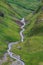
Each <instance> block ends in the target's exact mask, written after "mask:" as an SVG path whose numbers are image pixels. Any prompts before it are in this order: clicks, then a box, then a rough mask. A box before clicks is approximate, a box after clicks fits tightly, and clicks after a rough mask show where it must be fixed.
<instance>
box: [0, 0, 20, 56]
mask: <svg viewBox="0 0 43 65" xmlns="http://www.w3.org/2000/svg"><path fill="white" fill-rule="evenodd" d="M0 3H1V4H0V12H2V13H3V15H4V16H3V17H1V16H0V57H1V56H2V55H3V54H4V52H5V51H6V49H7V45H8V43H9V42H12V41H18V40H20V35H19V31H20V28H19V26H18V25H17V24H16V23H15V21H13V18H14V19H15V18H16V14H15V12H14V11H13V10H11V8H10V7H9V6H8V5H7V4H6V3H5V2H3V1H0ZM17 15H18V14H17ZM1 48H2V49H1Z"/></svg>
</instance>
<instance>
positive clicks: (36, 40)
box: [12, 9, 43, 65]
mask: <svg viewBox="0 0 43 65" xmlns="http://www.w3.org/2000/svg"><path fill="white" fill-rule="evenodd" d="M27 17H28V18H26V19H28V23H27V25H26V27H25V29H26V30H25V32H24V34H25V40H24V42H23V43H20V44H18V45H15V46H13V47H12V51H13V52H14V53H16V54H18V55H20V56H21V58H22V60H24V62H25V64H26V65H43V11H42V9H41V10H40V11H39V12H38V13H36V14H34V15H32V14H31V15H28V16H27ZM29 21H30V22H29ZM19 47H20V49H19ZM14 50H15V51H14Z"/></svg>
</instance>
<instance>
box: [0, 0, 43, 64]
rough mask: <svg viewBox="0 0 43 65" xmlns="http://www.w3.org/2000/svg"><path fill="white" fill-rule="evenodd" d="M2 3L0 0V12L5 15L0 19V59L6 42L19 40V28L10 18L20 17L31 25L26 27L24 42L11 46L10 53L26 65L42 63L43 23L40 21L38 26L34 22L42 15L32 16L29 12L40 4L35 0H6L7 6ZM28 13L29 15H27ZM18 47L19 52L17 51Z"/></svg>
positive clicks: (5, 47)
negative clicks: (18, 57) (16, 55)
mask: <svg viewBox="0 0 43 65" xmlns="http://www.w3.org/2000/svg"><path fill="white" fill-rule="evenodd" d="M4 1H5V0H0V2H1V6H0V10H1V11H2V12H4V15H5V16H4V17H3V18H2V17H0V22H1V23H0V45H1V46H0V51H1V52H0V57H1V55H2V54H3V53H4V52H5V50H6V49H7V44H6V42H7V43H8V42H9V41H10V42H11V41H16V40H19V39H20V37H19V27H18V25H17V24H16V23H15V22H14V21H13V20H12V18H13V17H14V19H15V18H18V19H21V18H22V17H26V20H28V21H31V23H29V24H27V25H26V31H25V35H26V36H25V41H24V42H23V43H21V44H18V45H16V46H13V48H12V51H13V52H14V53H17V54H20V56H21V58H22V59H23V60H24V62H25V63H26V65H38V64H39V62H42V61H43V52H42V50H43V36H42V35H43V30H42V28H43V24H42V23H43V22H41V21H40V23H39V22H38V24H37V23H36V22H37V19H38V20H39V18H40V15H41V18H43V15H42V14H40V13H41V11H40V12H39V13H37V14H35V15H32V13H31V11H30V10H36V9H37V8H38V6H39V3H40V2H38V1H36V0H29V1H28V0H23V2H22V0H19V1H17V0H14V1H12V0H7V1H8V2H9V4H10V5H9V4H8V2H7V3H6V2H4ZM29 13H30V15H28V14H29ZM38 17H39V18H38ZM39 29H40V30H39ZM35 31H36V32H35ZM40 43H41V44H40ZM19 46H20V47H21V50H20V49H18V47H19ZM1 48H2V49H1ZM14 50H15V51H14Z"/></svg>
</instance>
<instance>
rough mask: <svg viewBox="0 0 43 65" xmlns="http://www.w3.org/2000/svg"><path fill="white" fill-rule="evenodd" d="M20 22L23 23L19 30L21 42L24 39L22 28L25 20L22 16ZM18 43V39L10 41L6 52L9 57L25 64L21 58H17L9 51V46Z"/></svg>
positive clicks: (22, 64)
mask: <svg viewBox="0 0 43 65" xmlns="http://www.w3.org/2000/svg"><path fill="white" fill-rule="evenodd" d="M20 22H21V23H23V25H22V26H21V31H20V36H21V42H23V41H24V36H23V32H24V30H25V29H24V26H25V20H24V18H22V20H21V21H20ZM18 43H19V42H18V41H17V42H11V43H9V45H8V50H7V52H8V54H9V56H10V57H11V58H13V59H16V60H17V61H19V62H20V63H21V65H25V63H24V62H23V61H22V60H21V58H18V57H17V56H14V53H13V52H10V51H11V48H12V45H14V44H18Z"/></svg>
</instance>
